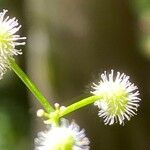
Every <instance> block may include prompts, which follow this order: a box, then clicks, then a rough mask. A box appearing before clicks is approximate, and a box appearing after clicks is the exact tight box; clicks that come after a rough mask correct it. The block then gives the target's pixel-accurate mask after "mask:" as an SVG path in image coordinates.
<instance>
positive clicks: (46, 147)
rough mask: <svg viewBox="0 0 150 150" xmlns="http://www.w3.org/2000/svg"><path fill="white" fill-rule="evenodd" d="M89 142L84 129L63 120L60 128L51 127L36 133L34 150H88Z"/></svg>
mask: <svg viewBox="0 0 150 150" xmlns="http://www.w3.org/2000/svg"><path fill="white" fill-rule="evenodd" d="M89 143H90V142H89V140H88V138H87V137H86V135H85V131H84V129H82V130H80V127H79V126H78V125H77V124H76V123H75V122H72V123H71V124H69V122H68V121H67V120H66V119H65V120H62V121H61V125H60V126H51V127H50V128H49V129H48V130H46V131H44V132H39V133H38V138H36V139H35V144H36V145H35V150H89V149H90V147H89Z"/></svg>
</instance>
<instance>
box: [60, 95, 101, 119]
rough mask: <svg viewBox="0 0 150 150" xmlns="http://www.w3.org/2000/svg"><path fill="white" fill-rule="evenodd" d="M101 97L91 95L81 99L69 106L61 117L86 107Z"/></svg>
mask: <svg viewBox="0 0 150 150" xmlns="http://www.w3.org/2000/svg"><path fill="white" fill-rule="evenodd" d="M100 98H101V97H100V96H90V97H88V98H85V99H83V100H81V101H78V102H76V103H74V104H72V105H70V106H68V107H66V108H65V109H64V110H63V111H62V112H61V113H60V117H63V116H65V115H67V114H69V113H71V112H73V111H75V110H77V109H79V108H81V107H84V106H86V105H89V104H91V103H94V102H95V101H96V100H99V99H100Z"/></svg>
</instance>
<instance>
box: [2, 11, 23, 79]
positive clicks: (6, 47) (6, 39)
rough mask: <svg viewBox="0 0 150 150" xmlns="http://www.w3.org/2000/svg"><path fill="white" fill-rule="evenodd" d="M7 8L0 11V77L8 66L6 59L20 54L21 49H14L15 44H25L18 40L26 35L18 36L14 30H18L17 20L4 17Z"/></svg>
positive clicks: (19, 26)
mask: <svg viewBox="0 0 150 150" xmlns="http://www.w3.org/2000/svg"><path fill="white" fill-rule="evenodd" d="M7 12H8V10H5V9H4V10H3V11H2V12H0V78H2V76H3V74H5V72H6V70H7V69H8V68H10V67H9V64H8V59H9V58H13V56H14V55H20V54H22V51H21V50H18V49H16V46H19V45H25V42H19V40H24V39H26V37H20V35H17V34H16V32H17V31H19V29H20V28H21V25H19V23H18V20H17V19H16V18H15V17H14V18H11V19H10V18H9V16H6V17H5V14H6V13H7Z"/></svg>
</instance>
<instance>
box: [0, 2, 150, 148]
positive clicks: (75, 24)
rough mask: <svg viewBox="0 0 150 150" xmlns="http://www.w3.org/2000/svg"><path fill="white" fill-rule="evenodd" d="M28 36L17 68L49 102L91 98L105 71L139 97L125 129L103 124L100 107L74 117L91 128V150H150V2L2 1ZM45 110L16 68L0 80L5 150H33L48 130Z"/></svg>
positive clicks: (0, 141) (0, 4)
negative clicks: (125, 79) (123, 77)
mask: <svg viewBox="0 0 150 150" xmlns="http://www.w3.org/2000/svg"><path fill="white" fill-rule="evenodd" d="M0 8H1V11H2V9H3V8H5V9H8V10H9V12H8V15H9V16H12V17H13V16H16V18H18V20H19V23H20V24H22V29H21V31H20V34H21V35H23V36H27V38H28V39H27V44H26V46H25V47H20V48H22V49H23V52H24V55H22V56H20V57H18V58H17V61H18V64H19V65H20V66H21V67H22V68H23V70H25V71H26V72H27V74H28V75H29V76H30V78H31V79H32V80H33V81H34V82H35V83H36V85H37V86H38V87H39V89H40V90H41V91H42V92H43V94H44V95H45V96H46V97H47V98H48V99H49V101H50V102H51V103H54V102H56V101H57V102H59V103H60V104H61V105H69V104H71V103H73V102H75V101H76V100H78V99H79V98H83V97H87V96H89V90H90V86H91V83H92V82H93V81H97V80H98V79H99V75H100V74H101V73H102V72H103V71H104V70H110V69H114V70H116V71H120V72H124V73H126V74H128V75H130V76H131V81H132V82H134V83H135V84H137V85H138V87H139V90H140V93H141V99H142V102H141V107H140V108H139V111H138V115H137V116H135V117H134V118H132V119H131V121H129V122H126V124H125V126H119V125H113V126H105V125H104V124H103V120H102V119H100V118H99V117H98V116H97V112H98V110H97V108H95V107H94V106H90V107H86V108H84V109H82V110H79V111H77V112H75V113H73V114H71V115H69V116H67V117H68V118H69V119H70V120H71V119H75V120H76V122H77V123H78V124H79V125H80V126H81V127H82V128H85V129H86V133H87V136H88V137H89V138H90V141H91V150H143V149H144V150H149V149H150V128H149V127H150V117H149V113H150V1H149V0H131V1H128V0H121V1H120V0H92V1H91V0H76V1H73V0H0ZM38 108H41V106H40V105H39V104H38V103H37V102H36V101H35V99H34V97H33V96H32V95H31V93H30V92H29V91H28V90H27V89H26V87H25V86H24V84H23V83H22V82H21V81H20V80H19V79H18V77H16V75H15V74H14V73H13V72H12V71H8V72H7V74H6V75H5V76H4V79H3V80H1V81H0V150H32V149H34V148H33V147H34V146H33V143H34V137H35V136H36V134H37V132H38V131H40V130H42V129H44V127H43V126H42V121H41V120H40V119H39V118H36V110H37V109H38Z"/></svg>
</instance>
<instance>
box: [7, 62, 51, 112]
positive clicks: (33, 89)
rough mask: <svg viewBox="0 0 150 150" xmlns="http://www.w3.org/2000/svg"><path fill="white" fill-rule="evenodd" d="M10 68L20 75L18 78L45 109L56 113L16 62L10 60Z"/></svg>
mask: <svg viewBox="0 0 150 150" xmlns="http://www.w3.org/2000/svg"><path fill="white" fill-rule="evenodd" d="M9 63H10V67H11V68H12V70H13V71H14V72H15V73H16V74H17V75H18V77H19V78H20V79H21V80H22V81H23V82H24V84H25V85H26V86H27V87H28V88H29V90H30V91H31V92H32V93H33V95H34V96H35V97H36V98H37V100H38V101H39V102H40V103H41V105H42V106H43V108H44V109H45V110H46V111H47V112H48V113H50V112H51V111H54V109H53V107H52V106H51V105H50V104H49V102H48V100H47V99H46V98H45V97H44V96H43V95H42V94H41V92H40V91H39V90H38V88H37V87H36V86H35V85H34V84H33V83H32V82H31V80H30V79H29V78H28V77H27V75H26V74H25V73H24V72H23V71H22V70H21V68H20V67H19V66H18V65H17V64H16V62H15V60H13V59H9Z"/></svg>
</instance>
